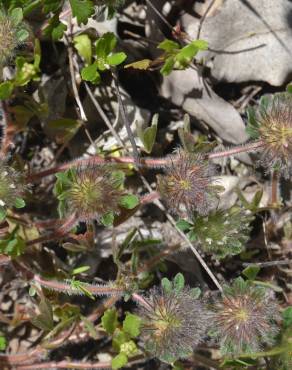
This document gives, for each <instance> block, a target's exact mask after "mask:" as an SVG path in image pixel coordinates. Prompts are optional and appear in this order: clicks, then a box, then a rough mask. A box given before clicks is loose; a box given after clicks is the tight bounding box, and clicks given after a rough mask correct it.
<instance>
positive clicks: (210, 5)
mask: <svg viewBox="0 0 292 370" xmlns="http://www.w3.org/2000/svg"><path fill="white" fill-rule="evenodd" d="M215 2H216V0H212V1H211V2H210V4H209V6H208V8H207V9H206V11H205V13H204V14H203V16H202V17H201V19H200V23H199V27H198V32H197V39H199V38H200V35H201V31H202V27H203V23H204V22H205V19H206V18H207V15H208V14H209V12H210V10H211V9H212V8H213V5H214V4H215Z"/></svg>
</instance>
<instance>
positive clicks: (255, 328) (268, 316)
mask: <svg viewBox="0 0 292 370" xmlns="http://www.w3.org/2000/svg"><path fill="white" fill-rule="evenodd" d="M277 318H278V309H277V305H276V303H274V302H273V301H272V299H271V297H270V296H269V294H268V292H267V291H266V290H264V289H263V288H260V287H255V286H251V284H249V283H248V282H245V281H244V280H243V279H241V278H238V279H236V280H235V281H234V283H233V285H232V286H231V287H230V288H228V289H227V288H226V289H225V291H224V296H223V298H222V300H221V301H220V302H218V303H217V304H216V305H215V328H216V330H217V333H218V337H219V340H220V344H221V351H222V352H223V353H229V354H230V353H231V354H232V353H233V354H238V353H242V352H255V351H258V350H260V349H261V346H262V345H263V344H268V345H271V344H272V343H273V339H274V337H275V335H276V334H277V331H278V330H277V327H276V325H275V319H277Z"/></svg>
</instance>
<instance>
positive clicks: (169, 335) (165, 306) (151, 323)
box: [139, 287, 210, 360]
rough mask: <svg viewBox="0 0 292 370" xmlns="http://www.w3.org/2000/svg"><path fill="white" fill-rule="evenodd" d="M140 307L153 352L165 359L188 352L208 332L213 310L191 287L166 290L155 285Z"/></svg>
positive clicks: (145, 336) (148, 346)
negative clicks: (211, 310)
mask: <svg viewBox="0 0 292 370" xmlns="http://www.w3.org/2000/svg"><path fill="white" fill-rule="evenodd" d="M145 300H146V301H147V303H148V307H144V306H143V307H140V308H139V316H140V317H141V318H142V329H141V333H142V338H143V340H144V342H145V348H146V350H147V351H148V352H150V353H151V354H152V355H153V356H156V357H159V358H161V359H164V360H169V359H177V358H183V357H186V356H188V355H189V354H190V353H191V352H192V350H193V348H194V347H196V346H197V345H198V343H199V342H200V341H202V340H203V337H204V335H205V333H206V330H207V327H208V322H209V318H210V314H209V312H208V311H207V309H206V308H205V306H204V304H203V303H202V302H201V301H200V300H199V299H198V298H196V297H195V296H194V295H193V294H192V290H191V289H190V288H189V287H184V288H183V289H182V290H180V291H175V290H172V291H170V292H166V291H165V290H164V289H163V288H153V289H152V290H151V291H150V293H149V296H148V297H147V298H145Z"/></svg>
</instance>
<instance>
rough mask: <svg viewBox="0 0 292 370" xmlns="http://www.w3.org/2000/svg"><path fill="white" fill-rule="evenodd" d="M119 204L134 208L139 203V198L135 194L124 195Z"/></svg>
mask: <svg viewBox="0 0 292 370" xmlns="http://www.w3.org/2000/svg"><path fill="white" fill-rule="evenodd" d="M119 204H120V205H121V206H122V207H123V208H126V209H134V208H135V207H137V205H138V204H139V198H138V197H137V196H136V195H133V194H127V195H123V196H122V197H121V199H120V202H119Z"/></svg>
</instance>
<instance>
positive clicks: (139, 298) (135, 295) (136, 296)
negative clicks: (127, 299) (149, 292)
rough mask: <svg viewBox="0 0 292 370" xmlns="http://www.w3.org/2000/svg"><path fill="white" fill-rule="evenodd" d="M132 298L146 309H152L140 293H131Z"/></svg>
mask: <svg viewBox="0 0 292 370" xmlns="http://www.w3.org/2000/svg"><path fill="white" fill-rule="evenodd" d="M132 299H133V300H134V301H136V302H137V303H138V304H140V305H141V306H143V307H145V308H146V309H148V310H151V309H152V307H151V306H150V304H149V303H148V302H147V301H146V299H145V298H144V297H142V296H141V295H140V294H138V293H133V294H132Z"/></svg>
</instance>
